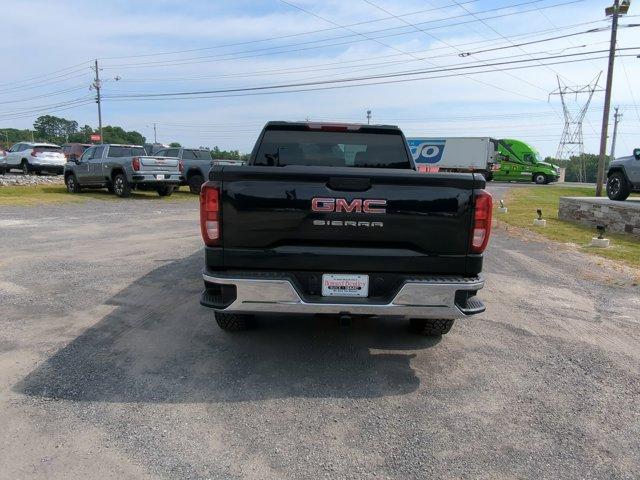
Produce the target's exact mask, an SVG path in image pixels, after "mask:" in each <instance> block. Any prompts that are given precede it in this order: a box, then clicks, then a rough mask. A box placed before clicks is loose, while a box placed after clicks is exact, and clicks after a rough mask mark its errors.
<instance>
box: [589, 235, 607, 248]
mask: <svg viewBox="0 0 640 480" xmlns="http://www.w3.org/2000/svg"><path fill="white" fill-rule="evenodd" d="M591 246H592V247H596V248H607V247H608V246H609V239H608V238H597V237H593V238H592V239H591Z"/></svg>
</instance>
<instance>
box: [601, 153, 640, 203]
mask: <svg viewBox="0 0 640 480" xmlns="http://www.w3.org/2000/svg"><path fill="white" fill-rule="evenodd" d="M633 191H640V148H636V149H634V150H633V155H631V156H629V157H621V158H617V159H615V160H613V161H612V162H611V163H610V164H609V170H608V171H607V196H608V197H609V198H610V199H611V200H626V199H627V197H629V195H630V194H631V192H633Z"/></svg>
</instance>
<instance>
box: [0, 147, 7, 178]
mask: <svg viewBox="0 0 640 480" xmlns="http://www.w3.org/2000/svg"><path fill="white" fill-rule="evenodd" d="M6 171H7V152H5V151H4V150H2V149H0V174H2V175H4V174H5V173H6Z"/></svg>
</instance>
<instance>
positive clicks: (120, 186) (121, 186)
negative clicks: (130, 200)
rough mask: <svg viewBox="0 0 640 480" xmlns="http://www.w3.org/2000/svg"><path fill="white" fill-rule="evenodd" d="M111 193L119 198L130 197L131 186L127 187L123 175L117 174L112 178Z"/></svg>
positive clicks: (127, 184)
mask: <svg viewBox="0 0 640 480" xmlns="http://www.w3.org/2000/svg"><path fill="white" fill-rule="evenodd" d="M113 193H115V194H116V195H117V196H118V197H120V198H125V197H128V196H129V195H131V185H129V182H128V181H127V177H126V176H125V174H124V173H118V174H117V175H116V176H115V177H114V178H113Z"/></svg>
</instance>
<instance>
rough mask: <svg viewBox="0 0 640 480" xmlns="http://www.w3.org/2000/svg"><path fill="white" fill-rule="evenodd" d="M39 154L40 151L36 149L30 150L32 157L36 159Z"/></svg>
mask: <svg viewBox="0 0 640 480" xmlns="http://www.w3.org/2000/svg"><path fill="white" fill-rule="evenodd" d="M39 153H40V150H38V149H37V148H34V149H33V150H31V156H32V157H37V156H38V154H39Z"/></svg>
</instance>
